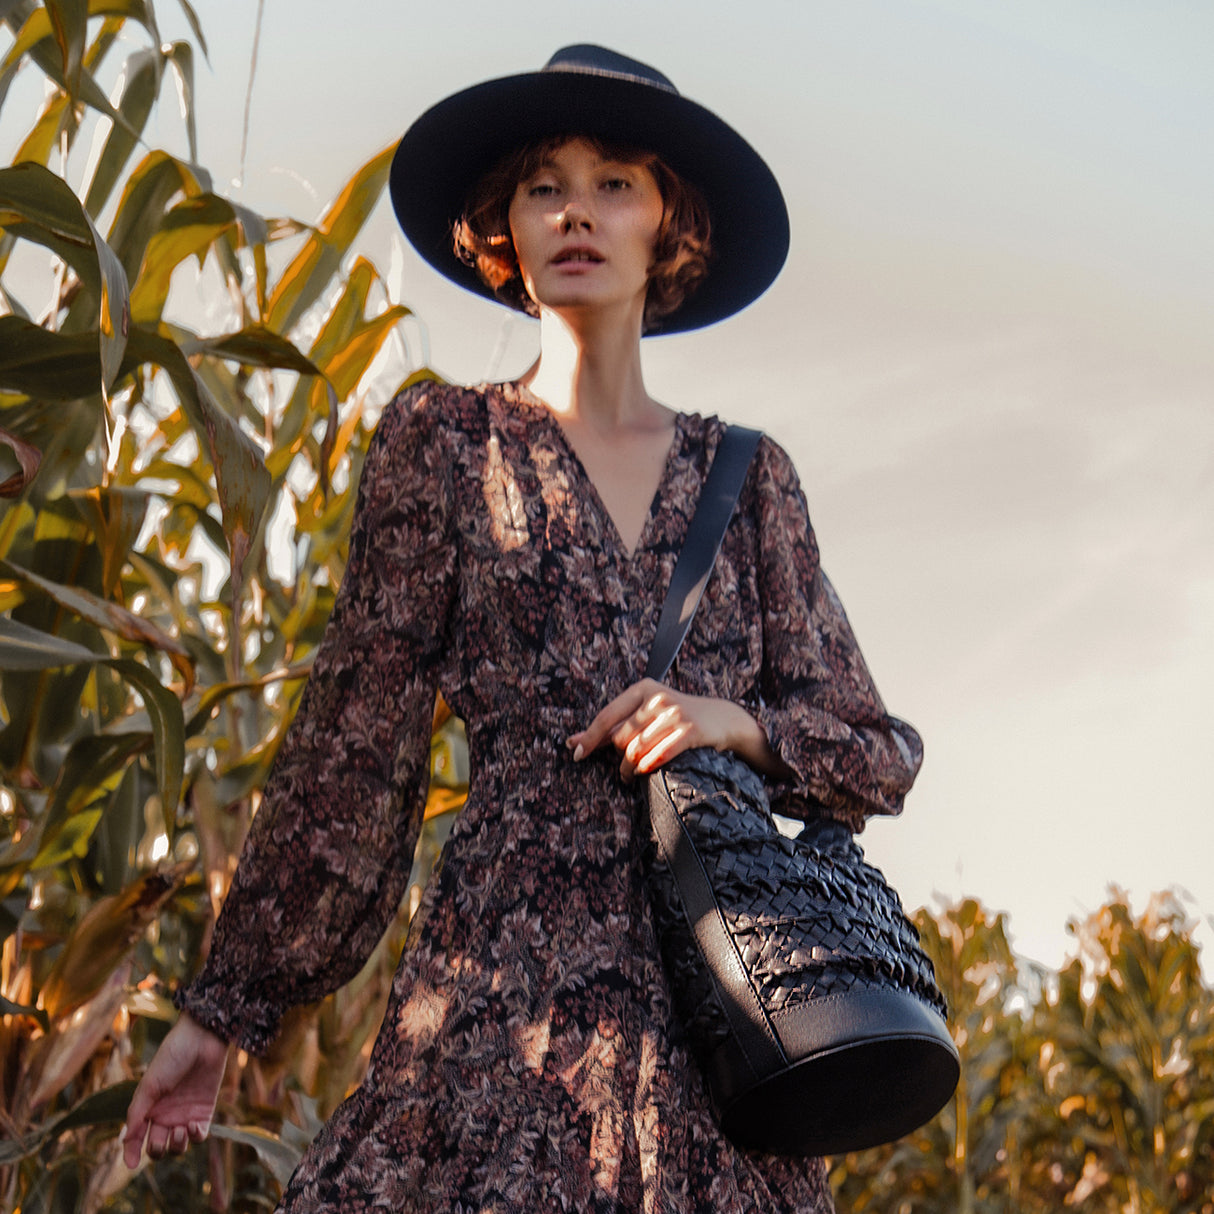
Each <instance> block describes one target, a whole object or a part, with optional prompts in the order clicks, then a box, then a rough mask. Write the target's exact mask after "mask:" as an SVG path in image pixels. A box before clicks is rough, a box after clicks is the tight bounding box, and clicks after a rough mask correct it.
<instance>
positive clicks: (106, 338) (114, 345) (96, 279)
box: [0, 164, 130, 395]
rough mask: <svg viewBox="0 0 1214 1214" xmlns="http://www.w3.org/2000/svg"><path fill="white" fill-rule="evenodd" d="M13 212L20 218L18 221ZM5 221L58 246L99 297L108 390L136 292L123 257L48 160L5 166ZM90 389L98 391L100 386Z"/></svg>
mask: <svg viewBox="0 0 1214 1214" xmlns="http://www.w3.org/2000/svg"><path fill="white" fill-rule="evenodd" d="M12 217H16V219H17V222H16V223H15V224H14V223H13V222H12ZM0 225H7V226H9V227H10V229H13V230H15V231H16V233H17V234H18V235H20V236H23V237H25V238H26V239H30V240H34V241H36V242H37V243H39V244H44V245H46V246H47V247H48V248H51V249H53V250H54V251H55V252H56V253H58V254H59V255H60V256H61V257H63V259H64V260H65V261H67V262H68V264H69V265H71V267H72V268H73V269H74V270H75V271H76V273H77V274H78V275H79V276H80V280H81V282H82V283H84V284H85V285H86V286H87V287H88V288H89V289H90V290H91V291H92V293H93V294H94V295H95V296H96V297H97V303H98V311H97V316H98V342H99V350H100V354H101V368H100V371H101V387H102V389H103V391H104V390H108V388H109V386H110V385H111V384H112V383H113V382H114V379H115V378H116V376H117V374H118V369H119V367H120V366H121V363H122V354H123V351H124V349H125V347H126V336H127V330H128V329H129V327H130V291H129V289H128V285H127V277H126V272H125V271H124V270H123V268H122V264H121V262H120V261H119V260H118V258H117V257H116V256H115V254H114V252H113V250H112V249H111V248H110V247H109V245H108V244H106V242H105V240H104V239H103V238H102V236H101V234H100V233H99V232H98V231H97V229H96V227H95V226H94V224H93V220H92V218H91V217H90V215H89V214H88V212H87V211H86V210H85V209H84V207H83V206H82V205H81V203H80V199H79V198H77V197H76V195H75V194H74V193H72V190H71V188H70V187H69V186H68V184H67V182H65V181H64V180H63V179H62V178H61V177H58V176H56V175H55V174H54V173H52V172H51V171H50V170H49V169H47V168H44V167H43V166H42V165H39V164H19V165H14V166H13V167H12V168H8V169H0ZM90 390H91V391H96V387H94V388H92V389H90ZM35 394H36V393H31V395H35ZM81 395H83V394H81Z"/></svg>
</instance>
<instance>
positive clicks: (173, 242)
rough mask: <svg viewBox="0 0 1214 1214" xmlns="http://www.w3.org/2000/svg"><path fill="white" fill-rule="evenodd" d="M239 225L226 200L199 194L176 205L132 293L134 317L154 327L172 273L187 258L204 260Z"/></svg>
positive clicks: (150, 249)
mask: <svg viewBox="0 0 1214 1214" xmlns="http://www.w3.org/2000/svg"><path fill="white" fill-rule="evenodd" d="M235 222H236V212H235V211H234V210H233V207H232V204H231V203H230V202H229V201H228V200H227V199H226V198H220V197H219V196H218V195H217V194H199V195H197V196H195V197H192V198H186V199H184V200H183V201H182V202H179V203H177V205H176V206H174V207H173V208H172V210H170V211H169V212H168V214H167V215H165V217H164V221H163V223H162V224H161V226H160V228H159V230H158V231H157V232H156V233H155V235H153V237H152V239H151V240H150V241H149V242H148V246H147V251H146V252H145V254H144V258H143V268H142V271H141V273H140V275H139V278H138V280H137V281H136V283H135V287H134V290H132V292H131V317H132V319H133V320H134V321H135V322H136V323H137V324H155V323H156V322H157V321H158V320H159V319H160V316H161V314H162V313H163V311H164V305H165V302H166V301H167V299H168V297H169V286H170V284H171V282H172V278H173V271H174V270H175V269H176V268H177V267H178V266H179V265H180V264H181V263H182V262H183V261H185V260H186V258H188V257H197V258H199V260H201V259H202V257H203V255H204V254H205V253H206V251H207V249H208V248H210V246H211V245H212V244H213V243H214V242H215V241H216V240H218V239H219V238H220V237H221V236H222V235H223V234H224V233H225V232H226V231H228V229H229V228H231V227H232V225H233V224H234V223H235Z"/></svg>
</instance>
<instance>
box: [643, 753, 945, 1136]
mask: <svg viewBox="0 0 1214 1214" xmlns="http://www.w3.org/2000/svg"><path fill="white" fill-rule="evenodd" d="M647 826H648V834H649V839H648V843H647V846H646V872H647V880H648V883H649V893H650V901H651V905H652V909H653V913H654V917H655V923H656V926H657V930H658V934H659V937H660V940H661V947H662V954H663V961H664V963H665V966H666V970H667V974H668V976H669V979H670V986H671V991H672V995H673V998H674V1002H675V1010H676V1012H677V1013H678V1015H679V1017H680V1020H681V1023H682V1024H683V1027H684V1030H685V1032H686V1034H687V1039H688V1045H689V1046H690V1049H691V1051H692V1053H693V1055H694V1056H695V1057H696V1059H697V1061H698V1062H699V1064H700V1067H701V1069H702V1071H703V1074H704V1078H705V1081H706V1083H707V1087H708V1092H709V1096H710V1099H711V1101H712V1104H713V1107H714V1110H715V1112H716V1114H717V1116H718V1118H719V1120H720V1122H721V1126H722V1128H723V1129H724V1130H725V1132H726V1133H727V1134H728V1135H729V1136H730V1137H731V1138H732V1139H733V1140H734V1141H735V1142H737V1143H738V1144H739V1145H742V1146H745V1147H752V1148H756V1149H761V1150H766V1151H772V1152H777V1153H783V1154H803V1155H828V1154H840V1153H843V1152H845V1151H851V1150H860V1149H863V1148H865V1147H870V1146H875V1145H877V1144H878V1143H882V1142H890V1141H893V1140H894V1139H896V1138H900V1137H901V1136H902V1135H904V1134H906V1133H909V1132H910V1131H911V1130H913V1129H915V1128H916V1127H918V1126H920V1125H922V1124H923V1123H924V1122H926V1121H928V1120H930V1119H931V1118H932V1117H933V1116H934V1115H935V1114H936V1113H937V1112H938V1111H939V1110H940V1109H941V1108H942V1107H943V1106H944V1105H945V1103H946V1102H947V1101H948V1100H949V1098H950V1097H951V1096H952V1093H953V1090H954V1089H955V1087H956V1085H957V1080H958V1078H959V1076H960V1063H959V1060H958V1056H957V1051H956V1048H955V1047H954V1045H953V1042H952V1039H951V1037H950V1036H949V1032H948V1027H947V1024H946V1022H945V1017H946V1008H945V1003H944V999H943V997H942V995H941V994H940V991H939V988H938V987H937V985H936V981H935V974H934V972H933V969H932V964H931V961H930V960H929V959H928V957H927V956H926V955H925V954H924V952H923V950H922V949H921V947H920V944H919V936H918V932H917V931H916V929H915V926H914V924H913V923H911V922H910V920H909V919H907V917H906V915H905V914H904V913H903V910H902V906H901V903H900V902H899V900H898V895H897V894H896V893H895V892H894V890H893V889H892V888H891V887H890V886H889V884H888V883H887V882H886V881H885V879H884V877H883V876H882V875H881V873H880V872H879V871H878V870H877V869H876V868H874V867H873V866H872V865H870V864H867V863H866V862H865V860H864V855H863V852H862V851H861V850H860V847H859V846H858V844H857V843H856V841H855V839H854V838H853V837H852V835H851V834H850V832H849V831H848V830H847V829H846V828H845V827H844V826H842V825H841V824H840V823H837V822H833V821H830V820H829V819H822V820H819V821H818V822H815V823H811V824H810V825H809V826H808V827H807V828H806V830H805V831H803V832H802V835H801V836H800V837H799V838H797V839H789V838H786V837H785V836H783V835H782V834H781V833H780V832H779V830H778V829H777V827H776V824H775V821H774V819H773V818H772V815H771V810H770V807H769V804H768V799H767V793H766V789H765V788H764V785H763V781H762V779H761V778H760V777H759V776H758V774H757V773H756V772H754V771H753V770H752V769H751V768H750V767H749V766H748V765H747V764H746V763H745V762H743V761H742V760H741V759H738V758H736V757H735V756H733V755H730V754H723V753H719V752H717V751H715V750H692V751H687V752H685V753H684V754H681V755H679V756H678V757H677V758H676V759H674V760H672V762H671V763H669V764H667V765H666V766H665V767H664V768H662V769H661V770H660V771H658V772H657V773H655V774H654V775H653V776H651V777H650V778H649V788H648V822H647Z"/></svg>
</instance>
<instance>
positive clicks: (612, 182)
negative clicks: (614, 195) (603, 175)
mask: <svg viewBox="0 0 1214 1214" xmlns="http://www.w3.org/2000/svg"><path fill="white" fill-rule="evenodd" d="M603 184H604V186H606V188H607V189H609V190H626V189H628V187H629V186H630V185H631V184H632V182H630V181H629V180H628V178H627V177H609V178H607V180H606V181H605V182H604V183H603Z"/></svg>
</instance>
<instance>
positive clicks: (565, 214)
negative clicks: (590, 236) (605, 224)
mask: <svg viewBox="0 0 1214 1214" xmlns="http://www.w3.org/2000/svg"><path fill="white" fill-rule="evenodd" d="M557 222H558V224H559V226H560V229H561V231H562V232H574V231H577V230H578V229H579V228H582V229H587V230H588V229H590V228H592V227H593V226H594V220H593V218H592V216H591V214H590V209H589V208H588V207H587V206H586V205H585V203H583V202H582V200H581V199H580V198H570V199H569V201H568V202H566V203H565V207H564V209H563V210H562V211H561V213H560V215H559V216H558V217H557Z"/></svg>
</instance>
